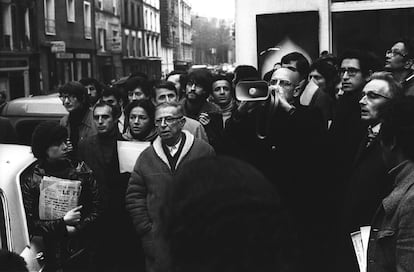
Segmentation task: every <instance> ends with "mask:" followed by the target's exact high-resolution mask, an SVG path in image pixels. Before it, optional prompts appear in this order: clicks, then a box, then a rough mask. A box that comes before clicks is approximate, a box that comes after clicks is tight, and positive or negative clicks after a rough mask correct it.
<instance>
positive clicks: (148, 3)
mask: <svg viewBox="0 0 414 272" xmlns="http://www.w3.org/2000/svg"><path fill="white" fill-rule="evenodd" d="M121 6H122V13H121V26H122V62H123V67H124V74H125V75H128V74H133V73H136V72H142V73H145V74H147V75H148V77H149V78H150V79H156V78H160V77H161V37H160V32H161V31H160V29H161V27H160V3H159V0H145V1H140V0H123V1H122V5H121Z"/></svg>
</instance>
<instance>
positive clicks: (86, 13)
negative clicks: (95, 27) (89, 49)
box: [83, 1, 92, 40]
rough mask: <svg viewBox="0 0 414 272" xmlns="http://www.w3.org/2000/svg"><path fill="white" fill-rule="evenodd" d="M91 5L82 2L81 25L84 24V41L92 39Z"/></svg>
mask: <svg viewBox="0 0 414 272" xmlns="http://www.w3.org/2000/svg"><path fill="white" fill-rule="evenodd" d="M91 22H92V19H91V3H89V2H86V1H85V2H83V24H84V32H85V39H88V40H90V39H92V27H91Z"/></svg>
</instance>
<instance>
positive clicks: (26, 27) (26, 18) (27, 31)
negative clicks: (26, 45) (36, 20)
mask: <svg viewBox="0 0 414 272" xmlns="http://www.w3.org/2000/svg"><path fill="white" fill-rule="evenodd" d="M29 16H30V15H29V9H26V10H25V12H24V32H25V40H26V41H27V42H30V17H29Z"/></svg>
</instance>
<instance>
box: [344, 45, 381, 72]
mask: <svg viewBox="0 0 414 272" xmlns="http://www.w3.org/2000/svg"><path fill="white" fill-rule="evenodd" d="M344 59H356V60H358V62H359V66H360V69H361V73H362V75H363V76H369V74H370V73H371V72H372V71H373V69H372V67H371V66H372V65H371V63H370V58H369V56H368V53H366V52H364V51H361V50H348V51H346V52H345V53H344V54H342V55H341V58H340V62H339V66H341V65H342V62H343V61H344Z"/></svg>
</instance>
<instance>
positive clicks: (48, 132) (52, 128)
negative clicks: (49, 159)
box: [32, 121, 68, 159]
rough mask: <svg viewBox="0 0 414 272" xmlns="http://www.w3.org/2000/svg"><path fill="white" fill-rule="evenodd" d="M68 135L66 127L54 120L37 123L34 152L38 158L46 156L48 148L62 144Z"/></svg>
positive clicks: (33, 138) (33, 143)
mask: <svg viewBox="0 0 414 272" xmlns="http://www.w3.org/2000/svg"><path fill="white" fill-rule="evenodd" d="M67 137H68V132H67V130H66V128H65V127H63V126H61V125H59V124H58V123H56V122H53V121H45V122H42V123H40V124H39V125H37V127H36V128H35V129H34V131H33V134H32V152H33V155H34V156H35V157H36V158H38V159H45V158H46V150H47V149H48V148H49V147H50V146H53V145H60V144H61V143H62V142H63V141H65V140H66V138H67Z"/></svg>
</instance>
